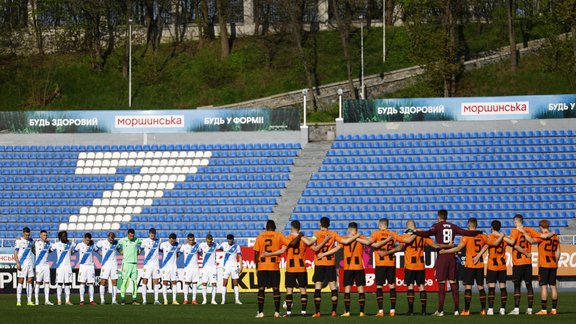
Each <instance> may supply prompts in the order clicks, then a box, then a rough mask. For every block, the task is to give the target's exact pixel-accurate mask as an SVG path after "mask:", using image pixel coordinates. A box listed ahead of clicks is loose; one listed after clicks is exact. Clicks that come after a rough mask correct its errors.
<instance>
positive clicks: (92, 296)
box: [88, 285, 94, 302]
mask: <svg viewBox="0 0 576 324" xmlns="http://www.w3.org/2000/svg"><path fill="white" fill-rule="evenodd" d="M88 295H90V302H93V301H94V285H90V286H88Z"/></svg>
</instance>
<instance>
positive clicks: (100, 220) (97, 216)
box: [94, 215, 104, 223]
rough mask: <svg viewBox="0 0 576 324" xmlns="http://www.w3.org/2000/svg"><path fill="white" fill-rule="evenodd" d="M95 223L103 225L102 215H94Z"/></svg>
mask: <svg viewBox="0 0 576 324" xmlns="http://www.w3.org/2000/svg"><path fill="white" fill-rule="evenodd" d="M94 222H96V223H103V222H104V215H96V219H95V220H94Z"/></svg>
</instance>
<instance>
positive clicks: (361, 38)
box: [360, 15, 365, 100]
mask: <svg viewBox="0 0 576 324" xmlns="http://www.w3.org/2000/svg"><path fill="white" fill-rule="evenodd" d="M360 47H361V54H360V64H361V67H362V74H361V80H360V91H361V93H360V98H361V99H362V100H364V99H365V95H364V93H365V85H364V15H361V16H360Z"/></svg>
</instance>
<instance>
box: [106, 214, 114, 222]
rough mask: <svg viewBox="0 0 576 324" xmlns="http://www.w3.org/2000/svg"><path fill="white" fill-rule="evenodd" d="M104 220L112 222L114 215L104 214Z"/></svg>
mask: <svg viewBox="0 0 576 324" xmlns="http://www.w3.org/2000/svg"><path fill="white" fill-rule="evenodd" d="M104 221H105V222H108V223H110V222H113V221H114V216H112V215H106V216H105V217H104Z"/></svg>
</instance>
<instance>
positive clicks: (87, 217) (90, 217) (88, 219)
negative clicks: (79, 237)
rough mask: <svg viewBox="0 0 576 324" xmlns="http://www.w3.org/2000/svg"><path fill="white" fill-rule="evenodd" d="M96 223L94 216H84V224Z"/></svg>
mask: <svg viewBox="0 0 576 324" xmlns="http://www.w3.org/2000/svg"><path fill="white" fill-rule="evenodd" d="M95 221H96V216H95V215H88V216H86V223H94V222H95Z"/></svg>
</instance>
